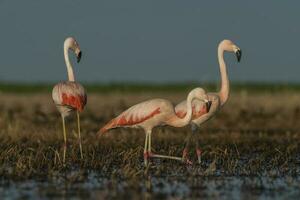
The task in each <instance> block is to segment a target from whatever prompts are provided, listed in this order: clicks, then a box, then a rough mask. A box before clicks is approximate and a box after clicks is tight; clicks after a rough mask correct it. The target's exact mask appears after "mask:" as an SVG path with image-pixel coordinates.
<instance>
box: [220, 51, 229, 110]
mask: <svg viewBox="0 0 300 200" xmlns="http://www.w3.org/2000/svg"><path fill="white" fill-rule="evenodd" d="M218 60H219V65H220V73H221V89H220V92H219V96H220V100H221V105H223V104H224V103H226V101H227V99H228V97H229V90H230V89H229V80H228V75H227V70H226V64H225V61H224V48H223V46H222V45H219V47H218Z"/></svg>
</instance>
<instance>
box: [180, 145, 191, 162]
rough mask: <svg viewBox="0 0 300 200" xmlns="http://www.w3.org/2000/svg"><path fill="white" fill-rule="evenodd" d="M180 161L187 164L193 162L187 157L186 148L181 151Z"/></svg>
mask: <svg viewBox="0 0 300 200" xmlns="http://www.w3.org/2000/svg"><path fill="white" fill-rule="evenodd" d="M182 162H185V163H186V164H188V165H192V164H193V162H192V161H191V160H190V159H189V158H188V149H187V148H184V149H183V153H182Z"/></svg>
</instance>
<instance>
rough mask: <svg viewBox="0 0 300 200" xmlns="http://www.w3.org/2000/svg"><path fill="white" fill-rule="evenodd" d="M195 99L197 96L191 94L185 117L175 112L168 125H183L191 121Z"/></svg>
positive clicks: (187, 102) (188, 98)
mask: <svg viewBox="0 0 300 200" xmlns="http://www.w3.org/2000/svg"><path fill="white" fill-rule="evenodd" d="M194 99H195V97H194V96H193V95H192V94H189V95H188V97H187V101H186V104H187V105H186V106H187V112H186V115H185V117H184V118H180V117H178V116H177V115H176V114H175V111H174V116H173V117H172V118H171V119H170V120H169V121H168V122H167V124H168V125H170V126H174V127H183V126H186V125H187V124H189V123H190V121H191V120H192V113H193V108H192V101H193V100H194Z"/></svg>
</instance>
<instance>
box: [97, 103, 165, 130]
mask: <svg viewBox="0 0 300 200" xmlns="http://www.w3.org/2000/svg"><path fill="white" fill-rule="evenodd" d="M161 102H162V100H161V99H153V100H149V101H145V102H142V103H139V104H137V105H134V106H132V107H130V108H129V109H127V110H126V111H124V112H123V113H121V114H120V115H119V116H118V117H116V118H114V119H112V120H111V121H110V122H108V123H107V124H106V125H105V126H104V127H102V128H101V129H100V133H104V132H106V131H107V130H109V129H113V128H117V127H125V126H136V125H139V124H141V123H143V122H145V121H146V120H148V119H150V118H152V117H154V116H155V115H157V114H160V113H161V109H162V104H161Z"/></svg>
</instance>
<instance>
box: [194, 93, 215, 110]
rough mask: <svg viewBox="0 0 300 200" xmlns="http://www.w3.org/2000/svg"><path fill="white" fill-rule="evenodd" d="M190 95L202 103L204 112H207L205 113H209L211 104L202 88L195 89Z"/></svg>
mask: <svg viewBox="0 0 300 200" xmlns="http://www.w3.org/2000/svg"><path fill="white" fill-rule="evenodd" d="M191 94H192V96H193V97H194V98H196V99H198V100H199V101H202V102H204V103H205V105H206V110H207V112H209V109H210V107H211V104H212V102H211V101H209V98H208V96H207V94H206V92H205V90H204V89H202V88H195V89H193V90H192V91H191Z"/></svg>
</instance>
